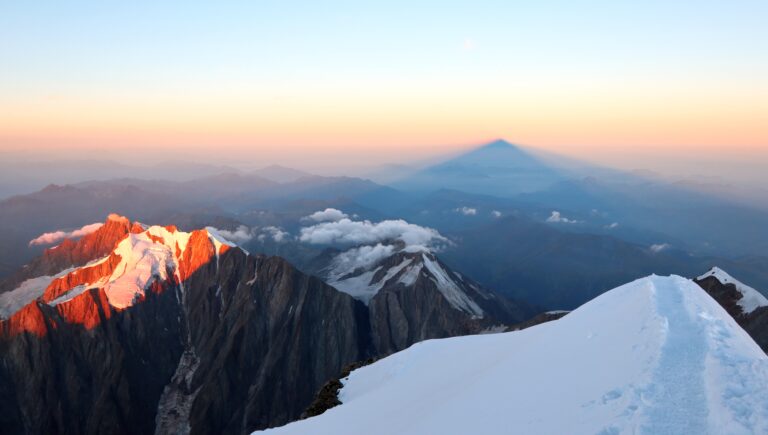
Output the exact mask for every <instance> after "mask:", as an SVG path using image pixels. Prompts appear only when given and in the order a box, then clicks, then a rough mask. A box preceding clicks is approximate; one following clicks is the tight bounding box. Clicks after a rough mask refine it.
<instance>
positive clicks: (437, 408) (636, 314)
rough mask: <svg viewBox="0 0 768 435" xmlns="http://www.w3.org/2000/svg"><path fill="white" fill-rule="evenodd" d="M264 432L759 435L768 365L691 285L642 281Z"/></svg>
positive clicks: (392, 375)
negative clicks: (717, 434)
mask: <svg viewBox="0 0 768 435" xmlns="http://www.w3.org/2000/svg"><path fill="white" fill-rule="evenodd" d="M339 398H340V400H341V401H342V402H343V404H342V405H340V406H338V407H335V408H333V409H331V410H329V411H327V412H326V413H325V414H323V415H321V416H319V417H315V418H311V419H308V420H303V421H299V422H295V423H292V424H289V425H287V426H284V427H282V428H276V429H273V430H270V431H268V432H269V433H270V434H307V433H312V434H361V433H364V434H366V435H374V434H395V433H396V434H427V433H430V434H431V433H439V434H467V433H483V434H496V433H499V434H501V433H521V434H561V433H568V434H619V433H653V434H682V433H690V434H693V433H696V434H704V433H729V434H741V433H744V434H747V433H767V432H768V358H766V356H765V354H764V353H763V352H762V351H761V350H760V348H759V347H758V346H757V345H756V344H755V343H754V341H752V339H751V338H750V337H749V336H748V335H747V334H746V333H745V332H744V331H743V330H742V329H741V328H740V327H739V326H738V325H737V324H736V322H735V321H734V320H733V319H732V318H731V317H730V316H729V315H728V314H727V313H726V312H725V311H724V310H723V308H721V307H720V306H719V305H718V304H717V303H716V302H715V301H714V300H713V299H711V298H710V297H709V296H708V295H707V294H706V293H705V292H704V291H702V290H701V289H700V288H699V287H698V286H697V285H696V284H695V283H693V282H692V281H689V280H686V279H684V278H680V277H676V276H673V277H655V276H654V277H649V278H644V279H641V280H638V281H635V282H633V283H630V284H627V285H624V286H622V287H619V288H617V289H614V290H612V291H610V292H607V293H605V294H603V295H602V296H600V297H598V298H596V299H594V300H593V301H591V302H589V303H587V304H585V305H583V306H582V307H580V308H579V309H577V310H575V311H573V312H572V313H570V314H569V315H567V316H565V317H564V318H562V319H560V320H557V321H554V322H551V323H546V324H542V325H539V326H536V327H533V328H530V329H526V330H523V331H518V332H510V333H504V334H492V335H477V336H466V337H457V338H450V339H444V340H431V341H426V342H422V343H419V344H416V345H414V346H412V347H410V348H409V349H407V350H405V351H402V352H399V353H396V354H394V355H391V356H390V357H387V358H385V359H383V360H380V361H378V362H376V363H374V364H372V365H370V366H367V367H364V368H362V369H358V370H356V371H354V372H352V374H351V375H350V376H349V378H347V379H346V380H344V388H343V389H342V390H341V391H340V395H339Z"/></svg>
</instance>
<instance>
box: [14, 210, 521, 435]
mask: <svg viewBox="0 0 768 435" xmlns="http://www.w3.org/2000/svg"><path fill="white" fill-rule="evenodd" d="M219 237H220V236H219V235H218V234H217V233H215V231H213V230H196V231H192V232H190V233H184V232H181V231H179V230H178V229H176V228H175V227H173V226H168V227H159V226H154V227H146V226H144V225H141V224H138V223H131V222H130V221H129V220H128V219H125V218H122V217H119V216H110V218H109V219H108V220H107V222H106V223H105V224H104V225H103V226H102V227H101V228H100V229H99V230H97V231H96V232H95V233H92V234H90V235H89V236H86V237H83V238H81V239H80V240H78V241H69V242H65V243H63V244H62V245H60V246H59V247H58V248H56V249H53V250H51V251H50V252H49V253H47V254H45V255H44V256H43V257H41V258H40V259H38V260H35V261H34V262H33V263H32V265H35V266H34V267H26V268H24V269H23V270H24V272H19V274H17V275H14V277H13V278H12V279H11V278H9V279H8V280H6V281H5V282H4V283H3V284H2V285H0V288H2V289H3V290H2V291H0V294H11V293H14V297H16V298H19V297H26V298H28V300H27V302H26V303H25V305H20V306H21V308H20V309H15V311H14V310H12V312H11V313H10V315H9V316H8V317H7V318H6V319H5V320H0V409H3V411H4V412H2V413H0V425H2V426H1V427H2V428H3V433H46V434H48V433H84V434H88V433H117V434H120V433H126V434H132V433H152V432H155V433H248V432H250V431H253V430H257V429H263V428H267V427H272V426H277V425H282V424H285V423H287V422H289V421H292V420H295V419H297V418H299V417H300V415H301V414H302V412H303V411H304V410H305V409H307V407H308V406H309V405H310V403H311V402H312V400H313V398H314V397H315V394H316V393H317V391H319V390H320V388H321V387H322V386H323V385H324V384H325V383H326V382H327V381H328V380H329V379H332V378H334V377H337V376H338V375H339V374H340V373H341V372H342V370H343V368H344V367H345V366H347V365H349V364H351V363H354V362H357V361H362V360H366V359H369V358H371V357H379V356H383V355H387V354H389V353H392V352H396V351H399V350H402V349H404V348H406V347H408V346H410V345H411V344H413V343H416V342H418V341H421V340H425V339H430V338H441V337H449V336H454V335H465V334H472V333H479V332H483V331H484V330H491V329H494V328H496V329H498V328H502V329H503V327H502V326H501V325H511V324H513V323H516V322H519V321H520V320H523V318H524V317H525V315H526V314H527V313H526V312H525V311H524V310H523V309H522V308H520V306H518V305H516V304H514V303H512V302H510V301H508V300H506V299H504V298H503V297H501V296H499V295H497V294H495V293H493V292H490V291H488V290H485V289H483V288H481V287H480V286H479V285H477V284H476V283H474V282H473V281H471V280H469V279H467V278H466V277H463V276H461V275H459V274H458V273H455V272H453V271H451V270H450V269H448V268H447V266H445V265H444V264H443V263H441V262H440V261H439V260H438V259H437V258H436V257H435V256H434V255H433V254H430V253H427V252H400V253H397V254H395V255H391V256H389V257H387V258H385V259H383V260H382V261H380V262H379V263H378V264H377V265H376V267H375V268H374V269H373V270H352V271H348V273H346V274H345V276H344V278H345V279H352V280H354V279H356V278H357V279H358V280H357V281H356V282H357V283H358V284H363V285H364V286H375V287H377V288H378V291H377V293H376V294H375V295H372V297H371V298H370V299H369V300H366V302H368V305H367V306H366V304H365V303H363V302H361V301H360V300H358V299H355V298H354V297H352V296H351V295H350V294H347V293H345V292H344V291H338V290H337V289H336V288H334V287H332V286H330V285H328V284H326V283H324V282H323V281H321V280H320V279H319V278H315V277H311V276H309V275H306V274H304V273H301V272H299V271H298V270H297V269H295V268H294V267H293V266H292V265H291V264H289V263H288V262H287V261H285V260H283V259H281V258H279V257H266V256H261V255H258V256H256V255H250V254H248V253H247V252H246V251H244V250H242V249H240V248H238V247H235V246H234V245H232V244H229V243H228V242H226V241H225V240H223V239H220V238H219ZM332 257H333V256H332V255H330V254H329V255H328V258H332ZM73 266H74V267H73ZM362 274H367V275H365V276H366V277H367V279H368V281H367V282H364V281H361V280H359V278H360V276H361V275H362ZM39 275H55V276H48V277H47V278H45V279H44V280H43V281H42V282H43V284H40V285H42V286H44V287H41V288H39V289H38V291H37V292H32V293H23V292H22V293H19V292H18V289H19V288H20V287H19V286H23V285H28V284H29V282H37V281H35V280H39V279H41V277H40V276H39ZM25 280H26V281H25ZM342 281H343V280H342ZM341 283H342V284H345V283H344V282H341ZM337 284H338V282H337ZM346 284H349V282H346ZM341 287H343V288H342V290H345V291H347V292H349V291H350V287H349V286H346V287H344V286H341ZM0 302H2V300H0ZM494 330H495V329H494Z"/></svg>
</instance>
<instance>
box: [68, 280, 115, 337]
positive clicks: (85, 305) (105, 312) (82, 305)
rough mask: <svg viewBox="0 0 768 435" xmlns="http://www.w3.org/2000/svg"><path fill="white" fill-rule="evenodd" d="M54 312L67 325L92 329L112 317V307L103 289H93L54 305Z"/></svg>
mask: <svg viewBox="0 0 768 435" xmlns="http://www.w3.org/2000/svg"><path fill="white" fill-rule="evenodd" d="M56 311H58V312H59V315H60V316H61V317H62V319H64V321H65V322H67V323H73V324H77V325H82V326H84V327H85V328H86V329H92V328H94V327H96V326H97V325H98V324H100V323H101V322H102V320H107V319H109V318H110V317H111V316H112V307H111V306H110V305H109V301H108V300H107V294H106V293H104V289H100V288H93V289H89V290H88V291H86V292H84V293H83V294H81V295H78V296H77V297H75V298H73V299H72V300H70V301H67V302H66V303H63V304H58V305H56Z"/></svg>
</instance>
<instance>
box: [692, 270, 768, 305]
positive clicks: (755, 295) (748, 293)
mask: <svg viewBox="0 0 768 435" xmlns="http://www.w3.org/2000/svg"><path fill="white" fill-rule="evenodd" d="M710 276H712V277H714V278H715V279H717V280H718V281H720V282H721V283H722V284H733V285H734V286H736V290H738V291H739V293H741V299H739V300H738V301H737V303H738V304H739V306H740V307H741V309H742V310H744V313H745V314H749V313H751V312H753V311H755V310H756V309H758V308H760V307H765V306H768V298H766V297H765V296H763V294H762V293H760V292H759V291H757V290H755V289H753V288H752V287H750V286H748V285H746V284H744V283H742V282H740V281H739V280H737V279H736V278H734V277H732V276H731V275H729V274H728V273H727V272H726V271H724V270H723V269H720V268H719V267H713V268H712V269H710V271H709V272H707V273H705V274H704V275H701V276H700V277H698V278H696V279H697V280H699V281H701V280H703V279H706V278H709V277H710Z"/></svg>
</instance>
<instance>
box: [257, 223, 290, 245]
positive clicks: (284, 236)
mask: <svg viewBox="0 0 768 435" xmlns="http://www.w3.org/2000/svg"><path fill="white" fill-rule="evenodd" d="M268 237H269V238H271V239H272V240H273V241H275V242H277V243H282V242H287V241H288V240H290V239H291V234H290V233H289V232H287V231H283V229H282V228H280V227H273V226H269V227H264V228H262V229H261V234H259V237H258V239H259V241H260V242H263V241H265V240H266V239H267V238H268Z"/></svg>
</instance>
